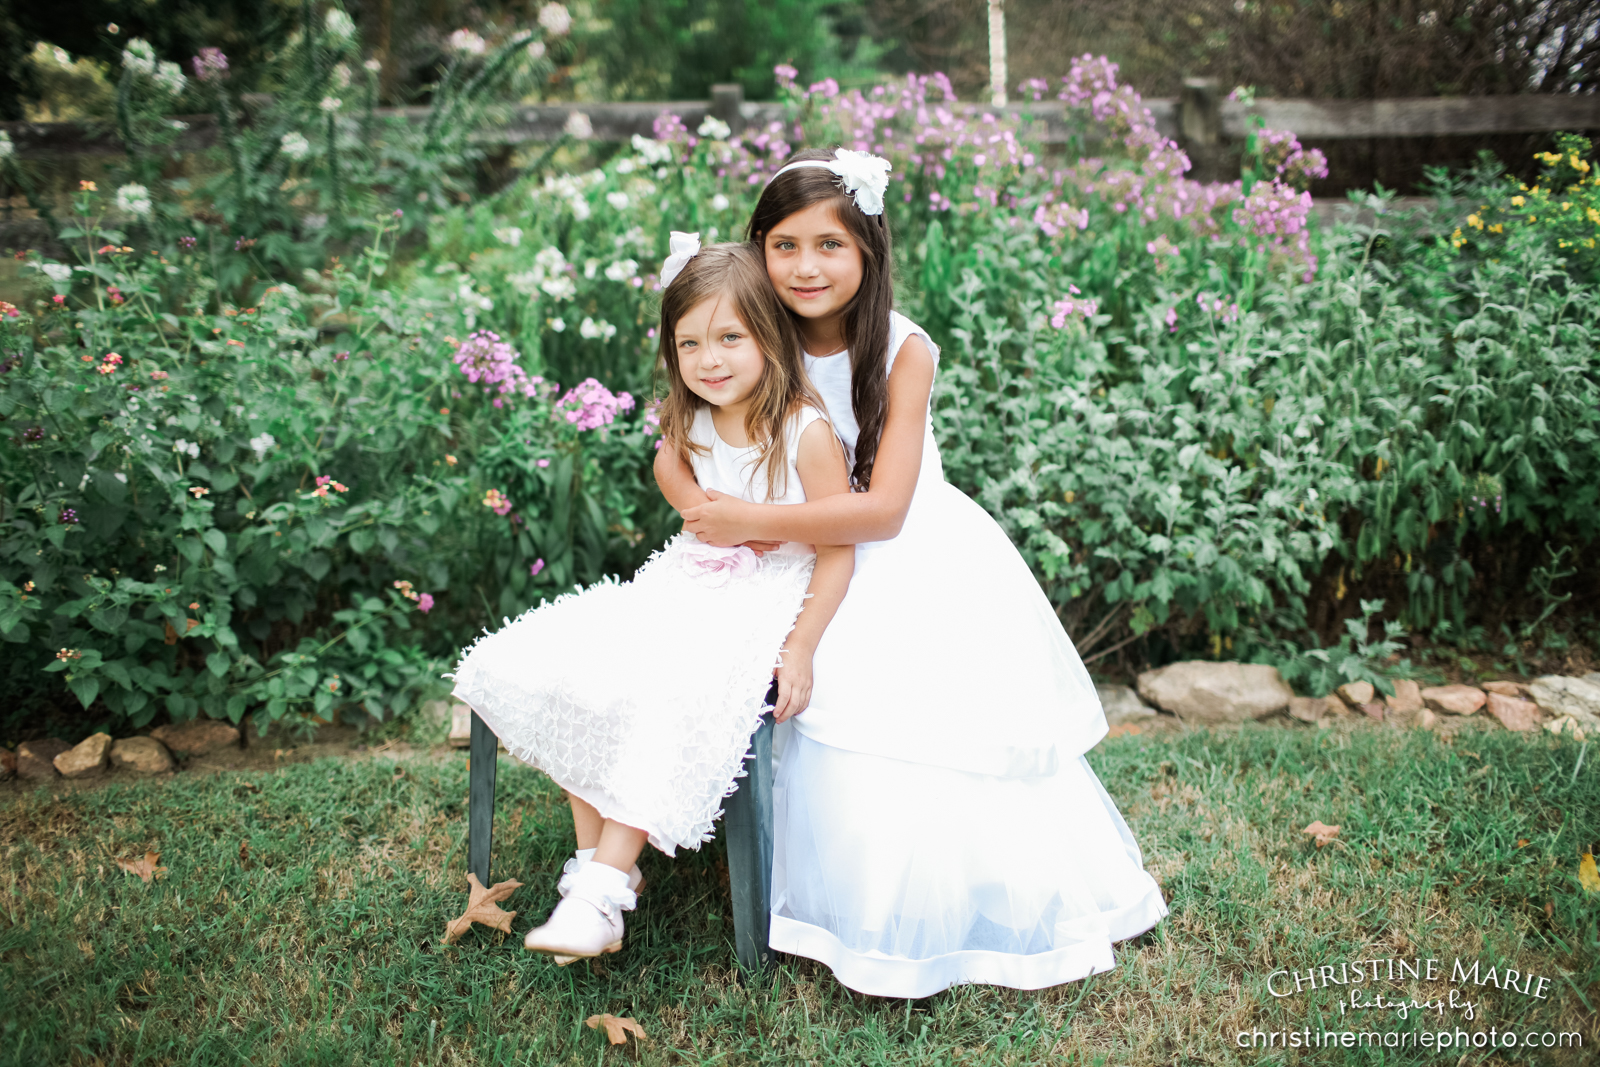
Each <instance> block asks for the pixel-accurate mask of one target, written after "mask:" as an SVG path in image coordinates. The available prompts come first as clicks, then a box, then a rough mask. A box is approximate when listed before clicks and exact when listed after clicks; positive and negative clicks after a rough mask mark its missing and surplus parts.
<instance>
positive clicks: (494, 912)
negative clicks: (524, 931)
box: [444, 874, 522, 945]
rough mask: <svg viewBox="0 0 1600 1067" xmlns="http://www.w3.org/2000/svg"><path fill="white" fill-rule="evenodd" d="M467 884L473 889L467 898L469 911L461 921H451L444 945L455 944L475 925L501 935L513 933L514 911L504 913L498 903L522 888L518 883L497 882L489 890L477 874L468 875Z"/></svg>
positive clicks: (464, 913) (463, 915)
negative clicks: (480, 925) (479, 924)
mask: <svg viewBox="0 0 1600 1067" xmlns="http://www.w3.org/2000/svg"><path fill="white" fill-rule="evenodd" d="M467 883H468V884H469V885H470V886H471V887H472V890H471V895H470V896H468V898H467V910H466V911H464V912H462V913H461V917H460V918H459V919H451V920H450V922H449V923H448V924H447V925H446V926H445V928H444V943H445V944H447V945H449V944H453V943H454V942H455V940H456V938H458V937H460V936H461V935H462V934H464V933H466V932H467V931H468V930H469V929H471V927H472V924H473V923H482V924H483V925H485V926H488V927H491V928H493V929H495V930H499V931H500V932H501V933H505V934H509V933H510V932H511V920H512V919H513V918H515V917H516V914H517V913H516V912H514V911H502V910H501V908H500V905H499V904H498V903H496V901H501V900H504V899H506V898H507V897H509V896H510V895H511V894H512V893H513V892H515V891H516V890H517V889H519V888H521V887H522V883H521V882H518V881H512V880H507V881H504V882H496V883H495V884H494V885H492V886H490V887H489V888H488V889H485V888H483V883H482V882H480V881H478V876H477V875H475V874H469V875H467Z"/></svg>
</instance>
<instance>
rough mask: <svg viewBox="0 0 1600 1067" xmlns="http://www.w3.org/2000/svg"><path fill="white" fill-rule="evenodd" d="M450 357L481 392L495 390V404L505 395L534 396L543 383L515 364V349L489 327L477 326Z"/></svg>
mask: <svg viewBox="0 0 1600 1067" xmlns="http://www.w3.org/2000/svg"><path fill="white" fill-rule="evenodd" d="M454 361H455V364H456V366H458V367H460V368H461V373H462V374H465V375H466V376H467V381H469V382H471V383H472V384H474V385H482V386H483V393H484V395H485V396H490V395H493V394H495V393H498V394H499V395H498V396H495V398H494V406H495V407H497V408H498V407H503V406H504V405H505V397H507V396H511V395H521V396H524V397H534V396H538V395H539V387H540V386H542V385H543V384H544V379H543V378H542V377H540V376H539V375H537V374H536V375H533V376H532V377H529V376H528V375H527V374H526V373H525V372H524V371H523V369H522V368H521V367H519V366H517V350H516V349H514V348H512V347H511V346H510V345H509V344H507V343H506V342H504V341H502V340H500V335H499V334H497V333H492V332H490V331H489V330H479V331H477V332H476V333H474V334H472V335H470V336H469V337H468V338H467V339H466V340H465V341H463V342H461V344H460V346H458V347H457V348H456V354H455V357H454Z"/></svg>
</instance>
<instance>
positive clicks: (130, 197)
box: [117, 182, 152, 216]
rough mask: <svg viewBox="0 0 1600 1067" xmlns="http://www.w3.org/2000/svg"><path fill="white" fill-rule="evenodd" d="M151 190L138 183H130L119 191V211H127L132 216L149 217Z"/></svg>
mask: <svg viewBox="0 0 1600 1067" xmlns="http://www.w3.org/2000/svg"><path fill="white" fill-rule="evenodd" d="M151 208H152V205H151V203H150V190H149V189H146V188H145V187H144V186H142V185H140V184H138V183H137V182H130V183H128V184H127V185H124V186H122V187H121V188H120V189H118V190H117V210H118V211H126V212H127V213H128V214H130V215H139V216H147V215H149V214H150V211H151Z"/></svg>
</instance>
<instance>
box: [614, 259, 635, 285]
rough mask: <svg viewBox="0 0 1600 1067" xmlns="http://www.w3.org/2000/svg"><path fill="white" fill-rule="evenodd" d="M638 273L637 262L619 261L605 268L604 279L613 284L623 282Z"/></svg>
mask: <svg viewBox="0 0 1600 1067" xmlns="http://www.w3.org/2000/svg"><path fill="white" fill-rule="evenodd" d="M638 273H639V262H638V260H634V259H619V260H617V261H616V262H615V263H613V264H611V266H609V267H607V268H606V278H607V280H609V281H613V282H625V281H627V280H628V279H629V278H632V277H633V276H634V275H635V274H638Z"/></svg>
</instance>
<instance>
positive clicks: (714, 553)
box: [683, 543, 761, 588]
mask: <svg viewBox="0 0 1600 1067" xmlns="http://www.w3.org/2000/svg"><path fill="white" fill-rule="evenodd" d="M760 565H761V557H760V556H758V555H756V554H755V552H754V551H753V550H751V549H748V548H746V547H745V546H743V545H740V546H738V547H737V548H717V547H716V546H715V545H702V544H698V543H696V544H693V545H689V546H688V547H686V548H685V549H684V550H683V569H684V571H685V572H686V573H687V574H688V575H689V577H691V578H694V579H696V580H698V581H700V582H702V583H704V584H706V585H709V586H712V587H713V588H715V587H718V586H723V585H726V584H728V579H730V578H743V577H745V576H747V575H750V574H754V573H755V571H756V568H757V567H759V566H760Z"/></svg>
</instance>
